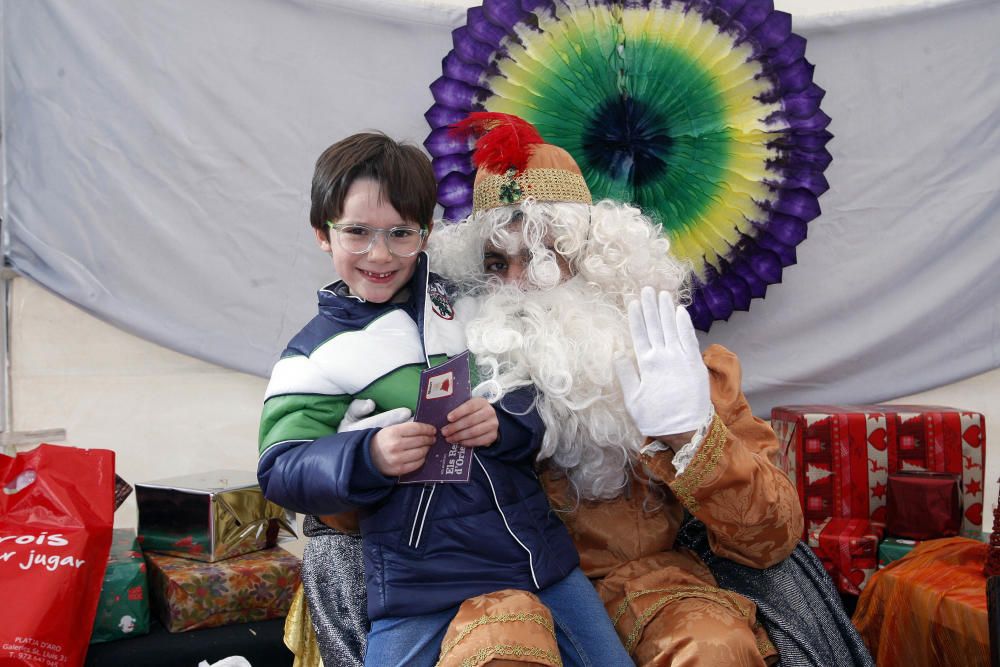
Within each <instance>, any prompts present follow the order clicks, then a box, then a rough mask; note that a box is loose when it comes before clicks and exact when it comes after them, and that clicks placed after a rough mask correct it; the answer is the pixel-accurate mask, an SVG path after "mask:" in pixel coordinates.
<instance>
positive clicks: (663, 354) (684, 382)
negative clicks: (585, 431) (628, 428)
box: [615, 287, 712, 437]
mask: <svg viewBox="0 0 1000 667" xmlns="http://www.w3.org/2000/svg"><path fill="white" fill-rule="evenodd" d="M657 301H659V304H657ZM628 322H629V328H630V329H631V330H632V346H633V348H635V361H636V363H637V364H638V366H639V372H638V373H636V369H635V366H634V365H633V364H632V360H631V359H619V360H618V361H616V362H615V371H616V372H617V374H618V382H620V383H621V386H622V391H623V392H624V394H625V408H626V409H627V410H628V412H629V414H630V415H632V419H633V420H634V421H635V425H636V426H637V427H638V428H639V432H641V433H642V434H643V435H647V436H652V437H659V436H668V435H678V434H681V433H688V432H690V431H695V430H697V429H698V427H700V426H701V425H702V424H703V423H704V422H705V420H706V418H707V417H708V415H709V414H710V412H711V410H712V401H711V399H710V398H709V394H708V369H707V368H705V362H704V361H702V359H701V351H700V350H699V349H698V338H697V337H696V336H695V333H694V326H693V325H692V324H691V316H690V315H688V312H687V310H686V309H684V308H682V307H680V306H675V305H674V300H673V298H672V297H671V296H670V293H669V292H660V295H659V299H657V296H656V292H655V291H654V290H653V288H652V287H644V288H642V292H641V293H640V295H639V301H633V302H632V303H630V304H629V305H628Z"/></svg>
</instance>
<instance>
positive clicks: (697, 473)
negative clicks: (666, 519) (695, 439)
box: [670, 415, 729, 514]
mask: <svg viewBox="0 0 1000 667" xmlns="http://www.w3.org/2000/svg"><path fill="white" fill-rule="evenodd" d="M728 437H729V429H727V428H726V425H725V424H723V423H722V420H721V419H719V415H715V417H713V418H712V425H711V427H709V429H708V436H707V437H706V438H705V442H704V443H703V444H702V446H701V447H699V448H698V453H697V454H695V456H694V459H692V461H691V464H690V465H689V466H688V467H687V469H686V470H685V471H684V473H683V474H681V475H679V476H678V477H677V478H675V479H674V481H673V482H671V483H670V488H671V490H672V491H673V492H674V495H676V496H677V499H678V500H680V501H681V503H682V504H683V505H684V507H686V508H687V509H688V511H689V512H691V513H692V514H694V513H695V512H697V511H698V509H699V508H700V507H701V505H700V504H699V503H698V501H697V500H695V497H694V493H695V491H697V490H698V488H699V487H701V485H702V483H703V482H704V481H705V478H706V477H708V476H709V475H711V474H712V472H714V471H715V467H716V466H717V465H718V464H719V458H720V457H721V456H722V451H723V445H725V443H726V439H727V438H728Z"/></svg>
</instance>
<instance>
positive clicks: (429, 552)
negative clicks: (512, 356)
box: [257, 134, 631, 667]
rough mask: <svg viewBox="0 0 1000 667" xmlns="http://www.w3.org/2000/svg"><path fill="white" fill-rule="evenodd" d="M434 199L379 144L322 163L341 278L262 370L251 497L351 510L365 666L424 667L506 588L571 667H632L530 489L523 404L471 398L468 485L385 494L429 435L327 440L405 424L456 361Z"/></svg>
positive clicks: (461, 425) (466, 425)
mask: <svg viewBox="0 0 1000 667" xmlns="http://www.w3.org/2000/svg"><path fill="white" fill-rule="evenodd" d="M435 191H436V187H435V182H434V177H433V172H432V170H431V165H430V162H429V161H428V159H427V158H426V157H425V156H424V155H423V154H422V153H421V152H420V151H419V150H418V149H417V148H415V147H412V146H405V145H400V144H397V143H396V142H395V141H393V140H391V139H389V138H388V137H385V136H384V135H381V134H358V135H354V136H352V137H348V138H347V139H344V140H343V141H340V142H338V143H336V144H334V145H333V146H331V147H330V148H328V149H327V150H326V151H325V152H324V153H323V155H322V156H320V158H319V160H318V162H317V164H316V172H315V175H314V178H313V187H312V211H311V214H310V222H311V224H312V226H313V229H314V230H315V234H316V238H317V240H318V242H319V245H320V247H321V248H322V249H323V250H324V251H325V252H328V253H330V255H331V257H332V259H333V264H334V268H335V269H336V270H337V273H338V275H339V276H340V280H339V281H338V282H335V283H333V284H331V285H328V286H327V287H325V288H324V289H322V290H320V292H319V300H320V303H319V314H318V315H317V316H316V317H315V318H314V319H313V320H312V321H311V322H310V323H309V324H307V325H306V327H305V328H304V329H303V330H302V331H301V332H300V333H299V334H298V335H296V336H295V337H294V338H293V339H292V341H291V343H289V345H288V348H287V349H286V350H285V352H284V353H283V354H282V356H281V359H280V360H279V361H278V363H277V364H276V365H275V367H274V370H273V372H272V376H271V381H270V384H269V385H268V389H267V397H266V400H265V403H264V412H263V416H262V417H261V428H260V460H259V464H258V473H257V474H258V478H259V480H260V485H261V488H262V489H263V490H264V494H265V496H266V497H267V498H268V499H270V500H273V501H274V502H277V503H279V504H281V505H283V506H285V507H287V508H289V509H292V510H295V511H297V512H302V513H306V514H313V515H330V514H336V513H342V512H346V511H349V510H358V517H359V525H360V530H361V534H362V542H363V554H364V569H365V578H366V589H367V596H368V616H369V618H370V620H371V622H372V627H371V633H370V635H369V637H368V649H367V653H366V655H365V664H366V665H378V666H379V667H382V666H384V665H433V664H434V663H435V662H436V661H437V657H438V650H439V648H440V644H441V639H442V638H443V636H444V633H445V630H446V628H447V626H448V623H449V621H450V620H451V619H452V617H454V615H455V613H456V611H457V609H458V606H459V604H460V603H461V602H462V601H463V600H465V599H467V598H470V597H474V596H477V595H481V594H483V593H489V592H492V591H497V590H501V589H509V588H513V589H522V590H528V591H532V592H535V593H537V594H538V596H539V597H540V598H541V599H542V600H543V601H544V602H546V603H547V604H549V606H550V607H551V608H552V611H553V616H554V617H555V619H556V624H557V635H558V639H559V644H560V649H561V650H562V651H563V653H564V657H565V658H566V660H567V664H578V663H577V662H576V661H578V660H579V661H580V664H601V665H611V666H614V665H618V664H622V665H627V664H631V663H630V661H629V660H628V657H627V655H625V654H624V653H622V652H621V651H620V646H621V645H620V643H619V642H618V641H617V638H616V637H615V635H614V631H613V629H611V628H610V624H608V623H607V622H606V619H607V617H606V615H605V613H604V609H603V607H602V606H601V603H600V600H599V598H598V597H597V595H596V593H595V591H594V589H593V587H592V586H591V585H590V583H589V582H588V581H587V579H586V578H585V577H584V576H583V574H582V573H581V571H580V570H579V568H578V563H579V559H578V557H577V554H576V549H575V548H574V546H573V543H572V541H571V539H570V537H569V534H568V533H567V532H566V529H565V527H564V526H563V524H562V522H561V521H560V520H559V519H558V518H557V517H556V516H555V515H554V514H553V513H552V512H551V511H550V509H549V504H548V500H547V499H546V496H545V493H544V492H543V490H542V488H541V486H540V484H539V482H538V478H537V477H536V475H535V472H534V467H533V465H534V458H535V454H536V453H537V451H538V447H539V446H540V443H541V438H542V431H543V428H542V425H541V422H540V420H538V418H537V415H536V414H535V413H534V412H533V411H530V410H529V406H530V404H531V401H532V395H531V393H530V392H529V391H528V390H523V391H521V392H512V393H511V394H509V395H508V396H507V398H506V399H505V406H504V407H505V408H506V410H505V409H500V410H496V411H495V410H494V408H493V407H492V406H490V405H489V403H487V402H486V401H485V400H484V399H482V398H473V399H470V400H469V401H467V402H466V403H464V404H463V405H461V406H459V407H458V408H456V409H455V410H454V411H452V412H451V413H450V414H449V415H448V420H449V422H450V423H449V424H448V426H446V427H444V428H443V429H442V433H443V435H444V436H445V437H446V438H447V439H448V441H449V442H453V443H461V444H463V445H468V446H472V447H475V448H476V449H475V450H474V452H475V453H474V454H473V455H472V461H473V463H472V475H471V478H470V481H469V482H468V483H467V484H425V485H421V484H409V485H400V484H398V483H397V482H398V480H397V478H398V476H399V475H402V474H405V473H407V472H410V471H413V470H416V469H418V468H419V467H420V466H421V465H422V464H423V461H424V459H425V457H426V455H427V451H428V448H429V447H430V445H431V444H432V442H433V440H434V436H435V429H434V427H433V426H430V425H428V424H421V423H417V422H405V423H400V424H394V425H392V426H387V427H385V428H367V429H360V430H351V431H345V432H342V433H337V426H338V424H339V423H340V422H341V420H342V419H343V417H344V415H345V413H346V411H347V408H348V406H349V404H350V403H351V401H352V400H354V399H370V400H373V401H374V402H375V404H376V405H377V407H378V410H379V411H383V410H391V409H395V408H399V407H406V408H409V409H411V410H412V409H414V407H415V404H416V399H417V387H418V383H419V373H420V371H421V370H422V369H424V368H427V367H428V366H433V365H435V364H436V363H440V362H441V361H443V360H445V359H446V358H448V357H451V356H453V355H455V354H458V353H460V352H462V351H464V350H465V343H464V334H463V331H462V324H461V322H462V317H461V316H462V312H461V310H462V308H461V306H462V304H453V303H451V301H450V299H449V296H448V294H449V289H448V286H447V285H446V284H445V283H444V282H443V281H442V280H441V279H440V278H439V277H438V276H436V275H434V274H432V273H430V272H429V270H428V267H427V258H426V255H424V254H423V253H422V250H423V248H424V245H425V242H426V236H427V234H428V233H430V230H431V227H432V221H431V217H432V215H433V206H434V199H435ZM507 410H509V411H510V412H508V411H507ZM344 565H345V566H349V565H350V564H349V563H345V564H344ZM594 619H596V620H597V621H603V624H599V626H598V629H597V630H595V629H594V628H593V627H591V626H592V624H593V623H594ZM570 628H571V629H572V630H568V629H570ZM567 630H568V631H567ZM616 647H617V649H618V652H614V651H615V649H616ZM581 656H582V657H581Z"/></svg>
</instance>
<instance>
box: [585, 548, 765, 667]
mask: <svg viewBox="0 0 1000 667" xmlns="http://www.w3.org/2000/svg"><path fill="white" fill-rule="evenodd" d="M597 591H598V593H600V595H601V599H602V600H604V604H605V608H606V609H607V612H608V615H609V616H610V617H611V619H612V622H613V623H614V625H615V629H616V630H617V631H618V636H619V637H620V638H621V641H622V643H623V644H624V645H625V648H626V649H627V650H628V651H629V652H630V653H631V655H632V657H633V658H634V659H635V663H636V664H637V665H639V666H640V667H654V666H655V667H666V666H669V667H702V666H704V667H708V666H712V667H716V666H718V665H726V666H733V667H736V666H739V667H764V665H767V664H774V663H775V662H777V651H775V649H774V646H773V645H772V644H771V642H770V641H769V640H768V639H767V633H766V632H765V631H764V629H763V628H762V627H761V626H760V624H759V623H758V622H757V617H756V606H755V605H754V603H753V602H751V601H750V600H748V599H747V598H745V597H743V596H741V595H738V594H736V593H733V592H731V591H727V590H723V589H721V588H719V587H718V586H717V585H716V582H715V579H714V577H713V576H712V573H711V572H710V571H709V570H708V568H707V567H705V565H704V564H703V563H702V562H701V560H700V559H698V557H697V556H695V555H694V554H693V553H691V552H689V551H687V550H676V551H669V552H663V553H659V554H655V555H653V556H648V557H645V558H641V559H637V560H634V561H630V562H628V563H625V564H624V565H621V566H619V567H618V568H616V569H614V570H613V571H612V572H610V573H609V574H608V575H607V576H606V577H604V579H602V580H601V581H600V582H599V583H598V584H597Z"/></svg>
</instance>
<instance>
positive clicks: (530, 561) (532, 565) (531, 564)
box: [472, 452, 542, 590]
mask: <svg viewBox="0 0 1000 667" xmlns="http://www.w3.org/2000/svg"><path fill="white" fill-rule="evenodd" d="M472 458H474V459H475V460H476V463H478V464H479V467H480V468H482V469H483V474H484V475H486V481H487V482H489V483H490V491H491V492H492V493H493V502H494V503H495V504H496V506H497V511H498V512H500V518H501V519H503V525H504V526H506V528H507V532H508V533H510V536H511V537H513V538H514V541H515V542H517V543H518V544H520V545H521V548H522V549H524V550H525V551H527V552H528V569H529V570H531V580H532V581H533V582H534V583H535V588H537V589H539V590H541V588H542V587H541V586H539V585H538V578H537V577H536V576H535V563H534V559H533V558H532V557H531V549H529V548H528V547H526V546H524V542H522V541H521V540H520V538H518V536H517V535H515V534H514V531H513V530H511V529H510V524H509V523H507V515H505V514H504V513H503V509H501V507H500V500H499V499H498V498H497V490H496V488H495V487H494V486H493V480H492V479H491V478H490V473H489V472H488V471H487V470H486V466H484V465H483V462H482V461H480V460H479V457H478V456H476V453H475V452H473V453H472Z"/></svg>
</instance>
